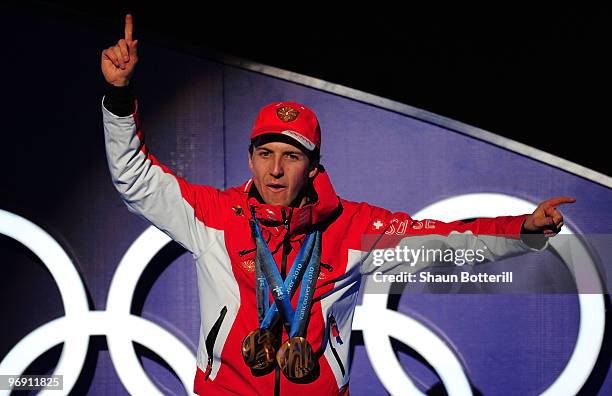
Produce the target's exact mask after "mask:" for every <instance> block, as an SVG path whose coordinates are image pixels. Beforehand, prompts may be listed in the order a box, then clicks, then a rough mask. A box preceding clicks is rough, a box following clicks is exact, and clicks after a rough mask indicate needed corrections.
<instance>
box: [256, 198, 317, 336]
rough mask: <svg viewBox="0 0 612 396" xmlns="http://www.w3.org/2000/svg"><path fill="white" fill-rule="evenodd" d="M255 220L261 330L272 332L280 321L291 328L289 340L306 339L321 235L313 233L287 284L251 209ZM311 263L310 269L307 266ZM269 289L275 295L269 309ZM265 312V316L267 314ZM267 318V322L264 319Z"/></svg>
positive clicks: (293, 265) (300, 252)
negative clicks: (294, 303)
mask: <svg viewBox="0 0 612 396" xmlns="http://www.w3.org/2000/svg"><path fill="white" fill-rule="evenodd" d="M251 214H252V218H253V220H252V221H251V222H250V224H251V231H252V232H253V237H254V238H255V244H256V247H257V255H256V257H255V270H256V275H255V276H256V289H257V290H256V295H257V310H258V317H259V322H260V328H261V329H268V328H270V327H271V326H272V325H274V323H275V322H276V321H277V320H278V319H279V313H280V318H282V319H283V321H284V323H285V325H286V326H288V327H289V329H290V330H289V336H290V337H294V336H296V335H300V336H301V335H303V334H304V332H305V326H306V323H307V321H308V316H309V314H310V308H311V305H312V296H313V294H314V285H315V282H316V280H317V277H318V276H319V266H320V263H321V231H318V230H314V231H312V232H310V233H309V234H308V235H307V236H306V238H305V240H304V243H303V245H302V247H301V249H300V251H299V252H298V255H297V256H296V258H295V260H294V262H293V264H292V266H291V269H290V270H289V274H288V275H287V278H286V279H285V280H284V281H283V279H282V277H281V275H280V272H279V270H278V267H277V265H276V262H275V260H274V257H273V256H272V253H271V252H270V249H269V248H268V245H267V244H266V241H265V240H264V238H263V235H262V232H261V228H260V227H259V223H258V221H257V217H256V216H255V209H254V208H253V207H251ZM306 262H308V264H307V265H305V263H306ZM300 279H301V281H302V282H301V286H300V295H299V298H298V304H297V306H296V310H295V311H294V310H293V307H292V306H291V297H292V296H293V294H295V291H296V288H297V284H298V282H299V281H300ZM268 288H269V289H270V290H271V291H272V296H273V297H274V303H273V304H272V306H270V307H268V304H269V301H268ZM264 310H265V314H264V313H263V312H264ZM262 316H263V318H262Z"/></svg>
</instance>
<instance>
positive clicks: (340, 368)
mask: <svg viewBox="0 0 612 396" xmlns="http://www.w3.org/2000/svg"><path fill="white" fill-rule="evenodd" d="M102 114H103V122H104V132H105V144H106V153H107V159H108V165H109V168H110V172H111V176H112V181H113V183H114V185H115V187H116V189H117V190H118V191H119V193H120V195H121V198H122V200H123V201H124V202H125V204H126V205H127V207H128V209H129V211H131V212H133V213H135V214H137V215H139V216H141V217H143V218H144V219H146V220H147V221H149V222H150V223H151V224H153V225H155V226H156V227H157V228H159V229H160V230H162V231H163V232H165V233H166V234H168V235H169V236H170V237H171V238H172V239H174V240H175V241H176V242H178V243H179V244H180V245H182V246H183V247H185V249H187V250H188V251H189V252H191V253H192V255H193V257H194V259H195V262H196V268H197V282H198V288H199V298H200V309H201V312H200V314H201V326H200V336H199V346H198V350H197V360H196V366H197V367H196V368H195V371H196V374H195V380H194V389H193V390H194V392H195V393H197V394H209V395H212V394H241V395H251V394H252V395H271V394H273V391H274V388H275V386H278V384H275V377H276V376H275V373H274V371H273V372H272V373H270V374H267V375H264V376H253V375H252V374H251V371H250V369H249V368H248V367H247V366H246V365H245V363H244V361H243V358H242V354H241V343H242V340H243V339H244V337H245V336H246V335H247V334H248V333H249V332H250V331H252V330H254V329H256V328H257V327H258V321H257V308H256V299H255V270H254V260H255V243H254V241H253V239H252V237H251V230H250V227H249V223H248V218H247V216H249V215H250V214H249V210H248V208H249V205H250V204H255V205H256V206H257V216H258V217H259V218H262V219H268V220H272V221H274V220H279V221H280V220H281V219H282V210H284V211H286V214H289V212H290V211H293V212H292V215H291V221H290V224H289V228H288V229H289V231H288V232H289V237H288V240H289V242H285V244H287V245H288V246H287V248H284V247H283V240H284V237H285V234H286V233H287V228H286V227H284V226H283V225H282V224H281V225H280V226H265V225H264V224H262V229H263V232H264V237H266V239H268V246H269V247H270V250H271V251H272V252H273V255H274V258H275V260H276V262H277V263H278V265H279V267H280V266H281V263H282V262H283V257H282V256H283V252H285V253H286V257H285V261H286V263H287V271H288V270H289V267H290V266H291V263H293V260H294V258H295V256H296V254H297V252H298V250H299V248H300V242H301V241H302V240H303V238H304V236H305V233H306V232H307V231H308V230H309V228H310V226H311V225H312V224H317V223H320V224H322V225H323V230H324V231H323V239H322V255H321V263H322V264H321V271H320V275H319V278H318V280H317V284H316V289H315V294H314V299H313V301H314V302H313V306H312V310H311V316H310V321H309V324H308V330H307V339H308V340H309V342H310V344H311V345H312V347H313V350H315V351H316V352H318V353H319V355H318V356H319V359H318V365H319V371H318V374H317V375H316V376H315V378H314V379H313V380H312V381H311V382H309V383H302V384H296V383H292V382H289V381H288V380H287V379H286V378H285V377H284V376H282V375H280V392H281V394H283V395H309V396H312V395H337V394H347V393H348V383H349V377H350V367H349V348H350V338H351V325H352V319H353V312H354V310H355V304H356V301H357V294H358V291H359V282H360V281H361V276H359V266H360V263H361V261H362V260H363V258H364V257H365V254H366V251H365V250H367V249H364V248H363V247H362V236H363V235H364V234H368V233H370V234H372V233H374V234H376V233H383V232H387V233H389V232H390V231H392V232H394V233H402V234H403V235H406V236H423V235H432V236H436V235H438V236H440V239H443V238H444V237H445V236H448V235H453V238H452V241H451V242H448V244H450V245H452V246H453V247H454V248H458V247H464V248H469V247H474V246H477V245H479V244H480V245H483V244H486V247H487V251H488V257H487V258H488V259H489V260H495V259H496V258H498V257H501V256H508V255H513V254H521V253H524V252H526V251H530V250H535V249H532V248H530V247H529V246H527V245H526V244H525V243H524V242H523V241H522V240H521V239H520V233H521V226H522V223H523V221H524V219H525V215H523V216H506V217H497V218H493V219H488V218H482V219H476V220H474V221H470V222H461V221H455V222H450V223H444V222H440V221H434V220H428V221H425V220H423V221H416V220H413V219H411V218H410V216H409V215H408V214H406V213H402V212H397V213H392V212H390V211H388V210H386V209H383V208H379V207H376V206H373V205H370V204H368V203H365V202H351V201H347V200H345V199H342V198H340V197H338V196H337V195H336V193H335V191H334V188H333V186H332V184H331V182H330V179H329V176H328V174H327V173H326V172H325V171H322V172H320V173H319V174H318V175H317V176H316V177H315V179H314V182H313V186H314V189H315V191H316V194H317V196H318V200H316V202H314V203H311V204H307V205H305V206H303V207H300V208H293V209H292V208H289V207H280V206H271V205H266V204H262V203H261V202H258V201H257V200H256V198H254V197H253V196H252V195H253V194H250V193H251V192H252V190H254V186H253V183H252V181H251V180H249V181H247V182H245V183H244V184H243V185H241V186H239V187H234V188H229V189H227V190H225V191H220V190H218V189H216V188H213V187H210V186H204V185H195V184H191V183H189V182H188V181H186V180H184V179H183V178H181V177H179V176H178V175H176V174H175V173H173V172H172V170H170V169H169V168H168V167H166V166H165V165H163V164H161V163H159V161H158V160H157V159H156V158H155V156H154V155H153V154H151V153H150V151H149V149H148V147H147V146H146V144H145V143H144V136H143V132H142V130H141V123H140V120H139V116H138V110H137V107H136V110H135V111H134V114H132V115H129V116H124V117H120V116H117V115H114V114H113V113H111V112H110V111H109V110H108V109H106V108H105V107H104V105H102ZM400 225H401V227H400ZM425 225H426V226H425ZM495 235H505V236H507V237H508V238H504V239H503V240H500V239H497V238H488V239H487V238H484V236H495ZM289 246H290V249H289ZM279 270H280V268H279ZM347 275H348V276H347ZM298 295H299V291H298V292H296V293H295V295H294V298H293V300H292V303H293V305H294V306H295V305H296V303H297V298H298ZM286 338H287V334H286V332H283V341H284V340H286Z"/></svg>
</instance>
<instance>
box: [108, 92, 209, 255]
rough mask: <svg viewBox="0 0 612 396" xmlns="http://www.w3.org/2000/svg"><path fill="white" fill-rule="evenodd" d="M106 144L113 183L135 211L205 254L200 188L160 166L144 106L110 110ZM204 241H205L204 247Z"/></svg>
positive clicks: (192, 250) (189, 246)
mask: <svg viewBox="0 0 612 396" xmlns="http://www.w3.org/2000/svg"><path fill="white" fill-rule="evenodd" d="M102 117H103V123H104V142H105V147H106V157H107V160H108V166H109V169H110V174H111V177H112V181H113V184H114V186H115V188H116V189H117V191H118V192H119V194H120V196H121V199H122V200H123V202H124V203H125V204H126V205H127V207H128V209H129V211H130V212H132V213H135V214H137V215H138V216H140V217H142V218H144V219H145V220H147V221H148V222H150V223H151V224H153V225H154V226H155V227H157V228H159V229H160V230H161V231H163V232H164V233H166V234H167V235H168V236H170V237H171V238H172V239H174V240H175V241H176V242H178V243H179V244H180V245H182V246H183V247H184V248H185V249H187V250H188V251H190V252H191V253H192V255H194V257H197V256H199V255H200V253H201V252H200V251H199V250H200V249H199V248H198V246H202V241H201V240H200V241H198V238H201V237H202V235H198V227H201V224H198V221H199V220H198V218H197V216H196V211H197V207H196V202H197V200H196V194H197V191H196V186H195V185H192V184H190V183H188V182H187V181H186V180H184V179H183V178H181V177H179V176H178V175H176V174H174V173H173V172H172V171H171V170H170V169H169V168H168V167H166V166H165V165H163V164H161V163H159V161H158V160H157V159H156V158H155V156H153V155H152V154H151V153H150V152H149V150H148V148H147V146H146V145H145V143H144V137H143V136H144V135H143V134H142V131H141V128H140V121H139V114H138V105H137V102H136V110H135V111H134V113H133V114H131V115H129V116H117V115H115V114H113V113H111V112H110V111H109V110H108V109H107V108H106V107H105V106H104V98H103V99H102ZM198 242H200V243H198Z"/></svg>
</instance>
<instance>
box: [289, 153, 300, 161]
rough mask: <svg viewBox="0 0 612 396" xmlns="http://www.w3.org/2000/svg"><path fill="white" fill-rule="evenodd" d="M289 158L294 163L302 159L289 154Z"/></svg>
mask: <svg viewBox="0 0 612 396" xmlns="http://www.w3.org/2000/svg"><path fill="white" fill-rule="evenodd" d="M287 156H288V157H289V158H290V159H292V160H294V161H297V160H299V159H300V157H299V156H297V155H296V154H287Z"/></svg>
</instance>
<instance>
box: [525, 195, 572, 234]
mask: <svg viewBox="0 0 612 396" xmlns="http://www.w3.org/2000/svg"><path fill="white" fill-rule="evenodd" d="M573 202H576V199H575V198H571V197H555V198H551V199H549V200H546V201H544V202H541V203H540V204H539V205H538V207H537V208H536V210H534V211H533V213H532V214H530V215H529V216H527V218H526V219H525V222H524V223H523V230H525V231H526V232H527V233H529V234H540V233H542V234H544V236H546V237H552V236H555V235H557V234H558V233H559V231H561V227H563V215H562V214H561V212H559V211H558V210H557V206H558V205H561V204H566V203H573Z"/></svg>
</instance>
